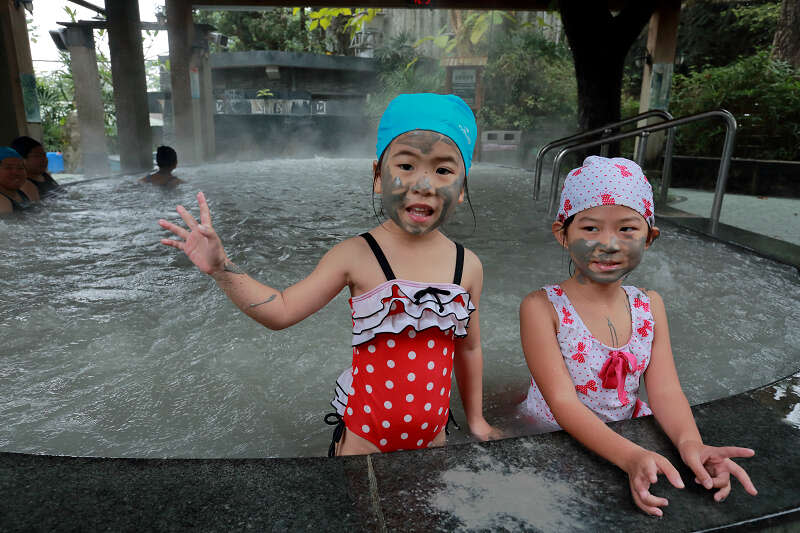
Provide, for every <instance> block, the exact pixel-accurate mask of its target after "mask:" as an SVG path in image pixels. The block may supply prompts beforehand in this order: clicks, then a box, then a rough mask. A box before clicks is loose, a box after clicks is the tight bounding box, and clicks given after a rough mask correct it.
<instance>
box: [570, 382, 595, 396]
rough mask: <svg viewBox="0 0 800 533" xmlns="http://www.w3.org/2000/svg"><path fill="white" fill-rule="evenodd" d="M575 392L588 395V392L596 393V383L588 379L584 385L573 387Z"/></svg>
mask: <svg viewBox="0 0 800 533" xmlns="http://www.w3.org/2000/svg"><path fill="white" fill-rule="evenodd" d="M575 390H576V391H578V392H580V393H581V394H589V391H590V390H591V391H596V390H597V383H596V382H595V380H593V379H590V380H589V381H587V382H586V385H575Z"/></svg>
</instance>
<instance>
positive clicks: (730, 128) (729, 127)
mask: <svg viewBox="0 0 800 533" xmlns="http://www.w3.org/2000/svg"><path fill="white" fill-rule="evenodd" d="M713 117H719V118H722V119H723V120H724V121H725V142H724V144H723V147H722V158H721V160H720V164H719V172H718V173H717V184H716V187H715V189H714V202H713V204H712V206H711V217H710V219H711V234H712V235H716V233H717V227H718V225H719V216H720V213H721V211H722V196H723V195H724V194H725V186H726V185H727V182H728V170H729V168H730V164H731V154H732V153H733V142H734V138H735V136H736V118H735V117H734V116H733V115H732V114H731V113H730V112H729V111H727V110H725V109H715V110H713V111H705V112H703V113H697V114H694V115H689V116H686V117H681V118H676V119H672V120H668V121H666V122H661V123H659V124H651V125H649V126H644V127H641V128H636V129H634V130H630V131H626V132H624V133H617V134H616V135H611V136H609V137H604V138H602V139H599V140H594V141H589V142H585V143H581V144H574V145H572V146H567V147H565V148H562V149H561V151H559V152H558V154H557V155H556V158H555V160H554V161H553V179H552V182H551V185H550V203H549V204H548V206H547V212H548V213H550V214H551V215H555V207H556V205H557V203H558V194H559V190H558V178H559V174H560V170H561V162H562V161H563V159H564V156H565V155H566V154H568V153H570V152H576V151H578V150H583V149H585V148H591V147H593V146H597V145H600V144H605V143H610V142H616V141H621V140H623V139H627V138H629V137H635V136H637V135H649V134H650V133H653V132H656V131H661V130H665V129H669V130H672V128H675V127H677V126H682V125H684V124H688V123H690V122H697V121H698V120H703V119H706V118H713ZM668 144H671V143H668ZM670 149H671V146H670ZM642 152H643V150H640V155H641V153H642ZM670 159H671V158H669V157H665V158H664V165H665V167H666V166H667V164H668V160H670ZM670 163H671V162H670ZM663 185H669V184H668V183H667V184H662V186H663ZM665 191H666V189H662V190H661V193H662V194H661V196H662V197H663V196H664V193H665Z"/></svg>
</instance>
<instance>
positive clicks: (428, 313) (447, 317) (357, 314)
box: [350, 279, 475, 346]
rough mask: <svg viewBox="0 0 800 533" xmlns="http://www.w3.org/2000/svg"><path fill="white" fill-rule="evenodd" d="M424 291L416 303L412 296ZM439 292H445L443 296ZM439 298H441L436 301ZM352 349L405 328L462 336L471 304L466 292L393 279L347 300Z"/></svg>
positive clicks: (458, 287) (446, 285)
mask: <svg viewBox="0 0 800 533" xmlns="http://www.w3.org/2000/svg"><path fill="white" fill-rule="evenodd" d="M431 289H433V290H435V291H438V292H434V293H431V292H425V293H424V294H422V295H420V298H419V300H417V299H416V298H414V295H415V294H417V293H418V292H419V291H430V290H431ZM442 291H446V293H443V292H442ZM440 295H441V296H442V297H444V298H446V299H444V298H440ZM350 307H351V308H352V311H353V313H352V317H353V346H358V345H359V344H363V343H364V342H367V341H370V340H371V339H373V338H374V337H375V335H376V334H378V333H400V332H401V331H403V330H404V329H405V328H407V327H408V326H414V329H415V330H417V331H422V330H425V329H429V328H432V327H438V328H439V330H441V331H448V330H451V329H452V330H453V332H454V334H455V336H456V337H466V335H467V327H468V323H469V316H470V314H471V313H472V312H473V311H475V305H474V304H473V303H472V301H471V300H470V295H469V292H467V290H466V289H465V288H464V287H462V286H461V285H457V284H454V283H420V282H418V281H410V280H401V279H393V280H389V281H385V282H383V283H381V284H380V285H378V286H377V287H375V288H374V289H372V290H370V291H369V292H366V293H364V294H361V295H359V296H356V297H353V298H351V299H350Z"/></svg>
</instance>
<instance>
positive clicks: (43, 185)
mask: <svg viewBox="0 0 800 533" xmlns="http://www.w3.org/2000/svg"><path fill="white" fill-rule="evenodd" d="M11 148H13V149H14V150H16V151H17V152H19V155H21V156H22V157H23V158H24V159H25V170H26V172H27V175H28V181H30V182H32V183H33V185H34V186H35V187H36V190H37V192H38V193H39V197H40V198H45V197H47V196H50V195H52V194H55V193H57V192H59V191H61V190H63V189H62V187H61V186H60V185H59V184H58V183H57V182H56V180H54V179H53V176H51V175H50V174H49V173H48V172H47V164H48V161H47V152H45V151H44V147H43V146H42V143H40V142H39V141H37V140H36V139H32V138H31V137H25V136H22V137H17V138H16V139H14V140H13V141H11Z"/></svg>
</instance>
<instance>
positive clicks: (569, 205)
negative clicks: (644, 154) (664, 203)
mask: <svg viewBox="0 0 800 533" xmlns="http://www.w3.org/2000/svg"><path fill="white" fill-rule="evenodd" d="M599 205H624V206H625V207H630V208H631V209H633V210H634V211H636V212H638V213H639V214H640V215H642V216H643V217H644V219H645V220H646V221H647V224H648V225H649V226H650V227H651V228H652V227H653V225H654V224H655V221H656V219H655V215H654V213H653V188H652V187H651V186H650V182H649V181H647V178H646V177H645V175H644V173H643V172H642V169H641V167H639V165H637V164H636V163H634V162H633V161H631V160H630V159H624V158H622V157H614V158H612V159H608V158H606V157H600V156H596V155H592V156H589V157H587V158H586V159H584V160H583V166H582V167H580V168H575V169H572V170H570V171H569V174H567V177H566V179H565V180H564V188H563V189H561V205H560V206H559V208H558V215H557V216H556V220H559V221H561V222H563V221H565V220H566V219H567V218H569V217H571V216H572V215H576V214H578V213H580V212H581V211H584V210H586V209H589V208H592V207H597V206H599Z"/></svg>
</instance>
